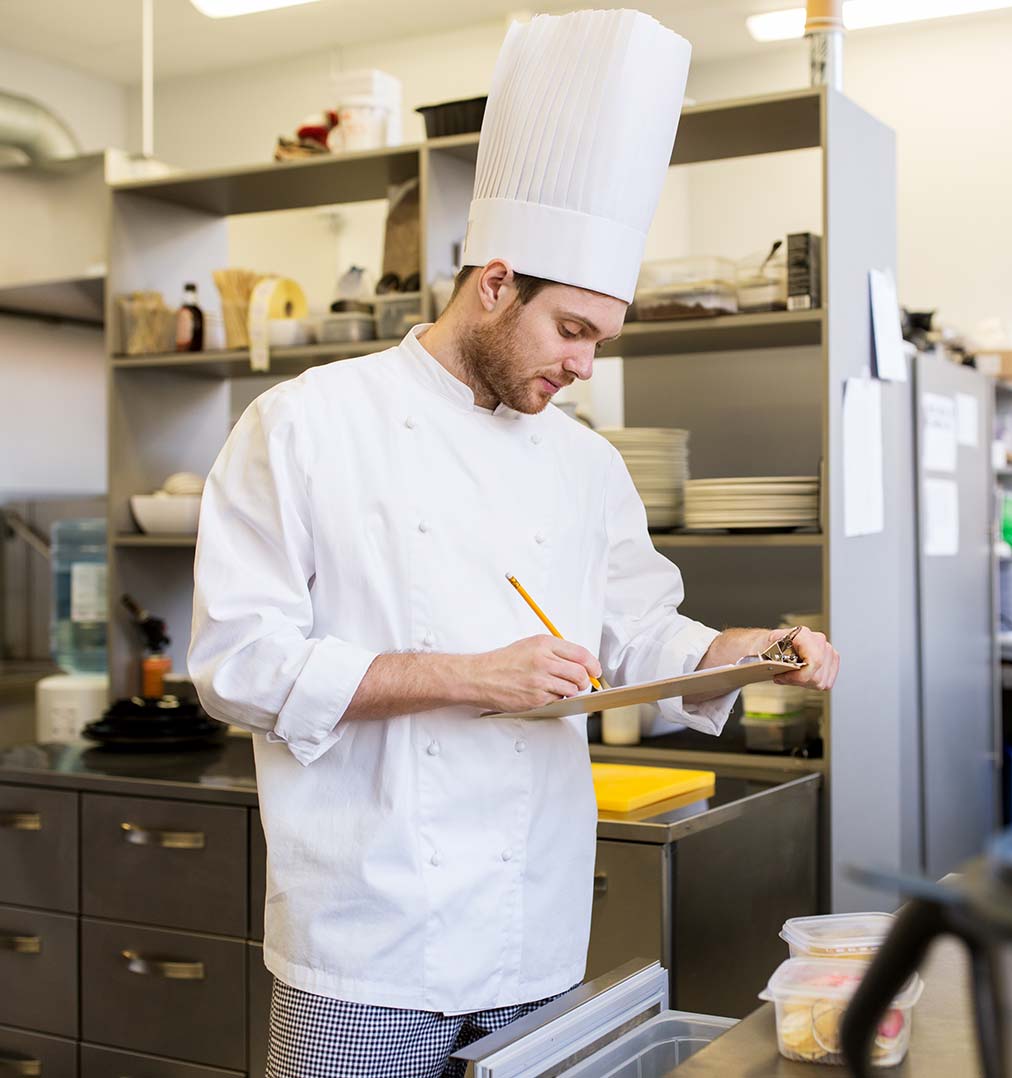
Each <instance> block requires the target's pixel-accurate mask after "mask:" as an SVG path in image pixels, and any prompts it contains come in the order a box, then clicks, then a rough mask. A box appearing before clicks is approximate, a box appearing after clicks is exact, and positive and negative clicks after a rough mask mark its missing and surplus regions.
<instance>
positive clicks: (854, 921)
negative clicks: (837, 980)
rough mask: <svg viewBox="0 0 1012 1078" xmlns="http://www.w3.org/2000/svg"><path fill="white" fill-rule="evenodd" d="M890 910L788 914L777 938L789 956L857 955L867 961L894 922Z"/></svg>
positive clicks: (852, 956) (836, 956)
mask: <svg viewBox="0 0 1012 1078" xmlns="http://www.w3.org/2000/svg"><path fill="white" fill-rule="evenodd" d="M895 920H896V919H895V918H894V917H893V915H892V914H891V913H830V914H826V915H825V916H822V917H791V918H789V919H788V920H787V921H785V922H784V927H783V928H782V929H781V930H780V938H781V939H782V940H784V942H785V943H786V944H787V945H788V946H789V947H790V949H791V958H797V957H798V956H801V955H808V956H810V957H812V958H857V959H861V960H863V961H865V962H868V961H870V960H871V959H872V958H873V957H874V955H875V952H876V951H877V950H878V949H879V947H880V946H881V944H882V941H883V940H884V939H885V938H886V936H888V935H889V932H890V931H891V929H892V927H893V923H894V922H895Z"/></svg>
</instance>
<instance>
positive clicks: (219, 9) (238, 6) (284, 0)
mask: <svg viewBox="0 0 1012 1078" xmlns="http://www.w3.org/2000/svg"><path fill="white" fill-rule="evenodd" d="M190 3H191V4H193V6H194V7H195V8H196V9H197V10H198V11H199V12H200V13H201V15H206V16H207V17H208V18H209V19H230V18H232V16H233V15H255V14H256V13H257V12H259V11H273V10H274V9H275V8H280V7H297V6H298V5H299V4H315V3H316V0H190Z"/></svg>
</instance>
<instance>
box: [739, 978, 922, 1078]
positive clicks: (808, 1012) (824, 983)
mask: <svg viewBox="0 0 1012 1078" xmlns="http://www.w3.org/2000/svg"><path fill="white" fill-rule="evenodd" d="M867 968H868V963H867V962H855V961H853V960H852V959H846V958H808V957H805V958H788V959H787V961H786V962H782V963H781V964H780V965H779V966H778V967H777V969H776V971H775V972H774V974H773V976H772V977H771V978H770V980H769V984H767V986H766V988H765V989H764V990H763V991H762V992H760V993H759V998H760V999H766V1000H769V1001H770V1002H772V1003H773V1005H774V1007H775V1008H776V1018H777V1046H778V1047H779V1049H780V1054H781V1055H782V1056H784V1058H786V1059H793V1060H797V1061H798V1062H801V1063H834V1064H842V1063H843V1061H844V1060H843V1056H842V1054H841V1052H840V1021H841V1019H842V1018H843V1012H844V1011H845V1010H846V1009H847V1004H848V1003H849V1002H850V997H851V996H852V995H853V994H854V990H855V989H856V988H857V986H858V984H860V983H861V978H862V977H863V976H864V973H865V970H866V969H867ZM923 987H924V984H923V982H922V981H921V979H920V977H918V975H917V974H916V973H915V974H914V975H913V976H912V977H911V978H910V980H909V981H907V983H906V985H904V987H903V990H902V991H901V992H900V993H899V995H898V996H897V997H896V998H895V999H894V1000H893V1002H892V1007H891V1008H890V1009H889V1010H888V1011H887V1012H886V1014H885V1017H884V1018H883V1019H882V1021H881V1022H880V1023H879V1026H878V1030H877V1032H876V1035H875V1043H874V1046H873V1048H872V1065H873V1066H876V1067H893V1066H895V1065H896V1064H897V1063H900V1062H901V1061H902V1059H903V1057H904V1056H905V1055H906V1054H907V1049H908V1048H909V1047H910V1028H911V1023H912V1021H913V1009H914V1005H915V1004H916V1003H917V1001H918V999H920V997H921V991H922V989H923Z"/></svg>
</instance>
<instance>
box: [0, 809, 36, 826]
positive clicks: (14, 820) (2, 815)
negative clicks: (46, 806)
mask: <svg viewBox="0 0 1012 1078" xmlns="http://www.w3.org/2000/svg"><path fill="white" fill-rule="evenodd" d="M0 827H3V828H5V829H6V830H8V831H41V830H42V813H41V812H0Z"/></svg>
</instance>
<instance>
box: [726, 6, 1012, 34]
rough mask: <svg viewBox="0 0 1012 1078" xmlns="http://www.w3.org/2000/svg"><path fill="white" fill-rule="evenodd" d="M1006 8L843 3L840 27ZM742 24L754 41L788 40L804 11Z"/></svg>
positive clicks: (797, 28)
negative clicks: (841, 24)
mask: <svg viewBox="0 0 1012 1078" xmlns="http://www.w3.org/2000/svg"><path fill="white" fill-rule="evenodd" d="M1008 7H1012V0H846V2H845V3H844V5H843V24H844V26H845V27H846V28H847V29H848V30H866V29H868V28H869V27H872V26H893V25H895V24H896V23H902V22H918V21H920V20H922V19H944V18H948V17H950V16H952V15H975V14H977V13H978V12H981V11H999V10H1001V9H1002V8H1008ZM745 25H746V26H747V27H748V32H749V33H750V34H751V35H752V37H753V38H755V40H756V41H787V40H789V39H790V38H795V37H801V36H802V35H803V34H804V32H805V9H804V8H802V7H796V8H788V9H786V10H784V11H767V12H765V13H763V14H762V15H750V16H749V17H748V18H747V19H746V20H745Z"/></svg>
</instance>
